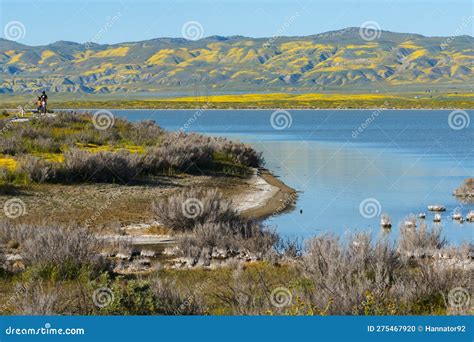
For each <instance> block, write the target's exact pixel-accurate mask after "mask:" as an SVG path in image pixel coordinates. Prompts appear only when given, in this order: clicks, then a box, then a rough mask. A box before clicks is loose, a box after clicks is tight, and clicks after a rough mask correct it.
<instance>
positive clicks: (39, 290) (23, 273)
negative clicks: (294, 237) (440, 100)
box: [0, 222, 470, 315]
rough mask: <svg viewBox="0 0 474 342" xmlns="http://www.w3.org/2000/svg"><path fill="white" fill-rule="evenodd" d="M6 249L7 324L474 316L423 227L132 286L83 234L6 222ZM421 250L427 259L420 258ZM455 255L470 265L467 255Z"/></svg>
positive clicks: (454, 271) (163, 274)
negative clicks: (101, 295)
mask: <svg viewBox="0 0 474 342" xmlns="http://www.w3.org/2000/svg"><path fill="white" fill-rule="evenodd" d="M196 229H200V228H196ZM205 229H207V228H205ZM209 232H210V234H208V238H210V237H211V238H215V239H218V238H219V233H220V232H221V228H218V229H214V228H213V230H212V232H211V231H209ZM208 240H209V239H208ZM202 241H204V240H202ZM278 241H279V242H278ZM0 242H1V245H2V252H5V251H7V250H8V251H12V250H14V251H15V252H16V253H19V254H20V255H21V256H22V257H23V263H24V264H23V266H22V267H21V268H20V269H19V270H18V269H17V270H16V271H12V270H11V263H10V264H9V265H10V266H6V265H7V263H5V262H2V269H1V270H2V271H1V277H0V291H1V292H2V296H0V298H1V300H0V307H1V308H2V309H1V312H2V313H3V314H41V315H45V314H81V315H88V314H120V315H129V314H140V315H150V314H166V315H188V314H233V315H250V314H258V315H261V314H272V315H279V314H284V315H334V314H343V315H347V314H354V315H394V314H409V315H415V314H420V315H427V314H447V313H464V314H469V313H470V312H469V310H470V308H469V305H468V303H467V305H464V306H458V307H454V308H453V307H450V305H449V304H448V302H447V294H448V292H449V291H451V290H452V289H454V288H459V287H463V288H466V289H469V281H470V280H469V278H470V272H469V270H467V269H464V268H463V267H458V266H450V267H448V266H446V265H443V264H441V263H440V262H439V261H437V259H436V258H435V256H436V255H437V254H438V253H445V252H446V251H448V250H449V249H447V247H446V246H445V241H443V239H442V238H441V236H440V233H439V232H438V231H430V230H427V229H426V227H422V228H419V229H418V230H416V229H415V230H402V232H401V237H400V241H399V242H398V243H397V244H390V243H389V242H387V241H385V240H379V241H376V242H374V241H371V238H370V237H369V236H368V235H366V234H357V235H353V236H352V237H350V238H349V239H347V241H345V242H343V241H340V240H339V239H338V238H337V237H334V236H332V235H322V236H318V237H315V238H313V239H310V240H309V241H307V243H306V245H305V248H303V249H300V248H297V245H295V244H285V243H283V244H282V243H281V239H278V238H277V239H275V240H274V241H273V243H272V244H271V247H270V248H269V249H268V250H267V252H266V253H264V254H262V258H260V259H259V261H256V262H251V263H238V262H231V263H229V264H227V265H226V266H223V267H220V268H216V269H204V268H192V269H181V270H174V269H163V268H161V267H157V268H156V269H155V270H154V271H153V272H151V273H148V274H145V275H135V276H134V275H129V276H120V275H118V274H116V273H115V272H114V271H113V267H114V265H113V262H112V261H110V260H109V259H107V258H106V257H105V256H103V254H102V253H101V250H102V247H103V246H102V243H101V242H100V241H98V240H97V239H96V238H95V237H94V236H93V235H91V234H90V233H88V232H87V231H86V230H84V229H81V228H80V227H72V226H69V227H64V226H63V227H61V226H57V225H54V224H44V225H42V226H28V225H19V226H15V227H14V226H11V225H10V224H8V223H7V222H1V223H0ZM205 245H206V244H205ZM266 246H267V247H268V245H266ZM260 248H266V247H260ZM407 248H409V250H407ZM414 250H416V253H420V252H421V253H423V256H424V257H422V258H421V257H413V255H414V254H413V251H414ZM450 253H451V254H452V255H455V256H456V257H457V258H459V259H460V260H463V259H465V258H467V253H468V249H462V248H458V249H451V250H450ZM98 289H99V290H100V289H102V290H103V289H107V292H108V296H109V297H110V298H109V299H108V300H107V301H106V302H105V303H104V305H102V304H99V305H98V304H97V300H99V299H98V298H97V297H96V295H97V290H98ZM94 293H95V294H94Z"/></svg>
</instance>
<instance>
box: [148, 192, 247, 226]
mask: <svg viewBox="0 0 474 342" xmlns="http://www.w3.org/2000/svg"><path fill="white" fill-rule="evenodd" d="M153 211H154V213H155V214H156V216H157V217H158V219H159V220H160V221H161V222H162V223H163V224H164V225H165V226H166V227H169V228H171V229H173V230H176V231H190V230H192V229H193V228H194V227H195V226H196V225H197V224H203V223H207V222H214V223H226V222H234V221H238V220H240V218H239V216H238V214H237V211H236V210H235V209H234V207H233V205H232V203H231V202H229V201H227V200H226V199H225V198H224V196H223V195H222V193H221V192H219V191H218V190H217V189H204V188H190V189H183V190H179V191H176V192H174V193H173V194H172V195H170V196H168V197H167V198H165V199H163V200H160V201H158V202H156V203H154V205H153Z"/></svg>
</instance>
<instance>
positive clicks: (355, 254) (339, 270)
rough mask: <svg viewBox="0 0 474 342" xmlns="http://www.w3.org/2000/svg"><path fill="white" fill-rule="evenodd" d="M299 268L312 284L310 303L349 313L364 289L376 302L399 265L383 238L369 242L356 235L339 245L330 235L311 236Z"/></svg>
mask: <svg viewBox="0 0 474 342" xmlns="http://www.w3.org/2000/svg"><path fill="white" fill-rule="evenodd" d="M302 265H303V269H304V271H305V273H306V274H307V275H308V276H309V277H310V279H311V280H312V281H313V283H314V288H315V290H314V293H312V294H311V295H310V297H311V302H312V303H314V304H315V305H316V306H317V307H320V308H322V307H326V306H327V305H328V303H332V304H331V307H330V308H329V312H330V313H334V314H335V313H337V314H350V313H352V312H353V311H354V308H356V307H357V305H358V304H359V303H361V302H362V301H363V300H364V299H365V297H366V294H367V292H368V291H369V292H370V293H371V294H373V295H374V296H376V298H377V300H379V301H380V304H381V305H383V303H382V301H383V298H384V297H385V294H386V290H387V288H388V286H389V284H390V280H391V277H392V276H393V274H394V272H395V271H396V270H397V269H398V268H399V267H400V264H399V262H398V258H397V256H396V253H395V251H394V250H393V248H391V247H390V245H389V244H388V242H386V241H378V242H377V243H375V245H374V244H372V243H371V239H370V236H369V235H367V234H358V235H354V236H352V237H350V238H349V239H348V245H347V246H344V245H343V244H341V242H340V241H339V239H338V238H337V237H335V236H332V235H323V236H321V237H315V238H313V239H311V240H310V241H309V242H308V246H307V253H306V254H305V255H304V256H303V263H302Z"/></svg>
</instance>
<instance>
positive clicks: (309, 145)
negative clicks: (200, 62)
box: [113, 110, 474, 243]
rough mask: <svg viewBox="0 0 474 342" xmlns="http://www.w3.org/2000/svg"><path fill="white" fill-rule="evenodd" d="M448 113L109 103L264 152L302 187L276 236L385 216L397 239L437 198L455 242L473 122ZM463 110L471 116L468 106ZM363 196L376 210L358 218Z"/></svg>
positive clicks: (470, 167) (465, 237)
mask: <svg viewBox="0 0 474 342" xmlns="http://www.w3.org/2000/svg"><path fill="white" fill-rule="evenodd" d="M450 112H451V111H442V110H437V111H425V110H403V111H394V110H386V111H382V112H374V111H371V110H353V111H340V110H319V111H318V110H289V111H288V113H289V115H288V114H286V113H281V115H280V114H279V115H278V117H275V116H274V117H273V120H272V113H273V111H272V110H212V111H204V112H202V111H195V110H186V111H173V110H170V111H164V110H113V113H114V114H115V115H117V116H122V117H126V118H128V119H129V120H132V121H138V120H155V121H156V123H157V124H159V125H160V126H162V127H164V128H166V129H168V130H177V129H180V128H183V127H184V128H186V130H187V131H194V132H200V133H205V134H210V135H220V136H226V137H228V138H231V139H238V140H241V141H243V142H247V143H249V144H251V145H253V146H254V147H255V148H256V149H257V150H258V151H261V152H263V155H264V158H265V160H266V166H267V167H268V168H269V169H270V170H272V171H273V172H274V173H275V174H276V175H277V176H280V177H281V179H282V180H283V181H284V182H285V183H286V184H288V185H290V186H291V187H293V188H295V189H297V190H298V191H300V193H299V197H298V202H297V206H296V210H294V211H292V212H290V213H285V214H282V215H279V216H277V217H275V218H272V219H270V220H268V223H269V224H270V225H272V226H275V227H276V229H277V230H278V231H279V232H280V233H281V234H284V235H288V236H302V237H309V236H312V235H315V234H319V233H322V232H334V233H336V234H340V235H342V236H344V235H345V234H347V233H348V232H353V231H371V232H373V233H374V234H380V232H381V230H380V228H379V220H380V218H379V216H378V215H379V214H380V213H387V214H389V215H390V217H391V218H392V222H393V225H394V228H393V229H392V232H391V233H390V234H391V235H392V236H393V237H396V235H397V234H398V222H400V221H401V220H403V218H404V217H405V216H407V215H409V214H411V213H416V214H417V213H419V212H426V213H427V221H428V222H430V224H431V222H432V219H433V215H432V214H430V213H429V212H428V211H427V209H426V206H427V205H429V204H436V203H439V204H443V205H445V206H446V208H447V211H446V212H445V213H444V214H443V221H442V225H443V226H444V233H445V235H446V237H447V238H448V240H449V241H450V242H452V243H460V242H463V241H472V236H473V235H472V232H473V229H474V224H472V223H464V224H462V225H461V224H459V223H456V222H454V221H452V220H451V219H450V218H449V217H448V216H450V214H451V212H452V210H454V209H455V208H459V209H460V210H461V211H462V213H463V214H464V216H465V215H466V214H467V212H468V211H469V210H473V209H474V205H472V204H462V203H460V202H459V201H458V200H456V198H455V197H453V196H452V192H453V190H454V189H455V188H456V187H458V186H459V185H460V184H461V183H462V181H463V180H464V179H465V178H467V177H472V176H474V143H473V137H474V134H473V128H474V122H472V123H471V124H470V125H469V126H468V127H466V128H463V129H460V130H454V129H452V128H451V127H450V125H449V120H448V116H449V114H450ZM467 114H468V115H469V117H470V118H472V119H473V120H474V112H473V111H467ZM285 119H288V120H286V121H285ZM289 121H291V125H289ZM272 123H273V125H272ZM366 123H367V124H366ZM288 125H289V126H288ZM287 126H288V127H287ZM274 127H277V128H283V129H275V128H274ZM358 128H360V129H359V131H358V132H357V130H358ZM367 199H368V200H367ZM364 200H366V201H365V202H363V201H364ZM367 202H369V203H374V208H375V209H376V210H375V211H376V212H375V213H372V212H370V210H369V209H367V210H366V211H364V210H362V212H363V214H364V215H362V214H361V210H360V209H361V203H367ZM379 204H380V205H379ZM369 207H370V206H369ZM300 209H302V210H303V213H302V214H300ZM374 214H375V216H374ZM371 216H373V217H371Z"/></svg>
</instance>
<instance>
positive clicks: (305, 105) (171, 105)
mask: <svg viewBox="0 0 474 342" xmlns="http://www.w3.org/2000/svg"><path fill="white" fill-rule="evenodd" d="M26 102H28V100H26ZM473 102H474V94H472V93H426V92H415V93H365V94H364V93H362V94H359V93H349V94H337V93H329V94H291V93H282V94H278V93H274V94H242V95H212V96H189V97H178V98H153V99H151V98H145V99H143V98H135V99H134V98H133V97H132V98H130V99H124V98H120V99H114V98H110V97H107V96H103V97H100V96H98V97H97V96H96V97H90V98H87V97H86V98H83V99H81V100H73V99H68V98H67V97H66V98H62V99H59V100H56V101H55V102H52V103H51V106H52V107H55V108H117V109H128V108H137V109H195V108H205V109H273V108H286V109H372V108H393V109H422V108H430V109H443V108H444V109H472V108H473ZM18 106H23V107H25V100H23V101H22V100H8V99H5V101H2V105H1V106H0V109H2V108H6V109H8V108H17V107H18Z"/></svg>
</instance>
